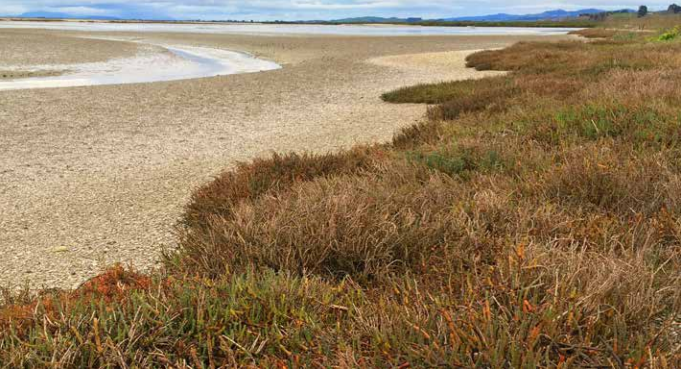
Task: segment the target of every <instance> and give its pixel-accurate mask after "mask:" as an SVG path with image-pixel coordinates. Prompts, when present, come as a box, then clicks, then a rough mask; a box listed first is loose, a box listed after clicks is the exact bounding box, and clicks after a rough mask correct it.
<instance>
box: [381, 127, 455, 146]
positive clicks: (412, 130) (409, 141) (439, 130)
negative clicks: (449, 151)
mask: <svg viewBox="0 0 681 370" xmlns="http://www.w3.org/2000/svg"><path fill="white" fill-rule="evenodd" d="M444 131H445V130H444V125H443V123H442V122H439V121H432V120H428V121H423V122H419V123H417V124H415V125H412V126H409V127H405V128H403V129H402V130H400V131H399V132H398V133H397V134H396V135H395V136H394V137H393V141H392V145H393V146H394V147H395V148H397V149H410V148H413V147H416V146H418V145H421V144H434V143H436V142H438V141H440V140H442V138H443V137H444Z"/></svg>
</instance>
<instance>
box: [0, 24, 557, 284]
mask: <svg viewBox="0 0 681 370" xmlns="http://www.w3.org/2000/svg"><path fill="white" fill-rule="evenodd" d="M8 32H9V33H8ZM10 33H11V35H12V37H15V38H20V37H24V38H30V39H33V40H38V41H36V42H42V41H43V40H44V42H45V44H49V46H48V45H46V46H45V49H44V50H43V49H42V48H38V49H37V50H36V49H35V48H32V49H31V51H30V52H31V53H32V55H33V56H31V58H34V59H32V60H21V58H24V57H23V56H21V55H22V54H24V52H22V51H20V46H17V45H15V46H13V47H12V50H15V51H13V52H11V53H3V54H0V65H2V64H12V63H15V64H16V63H19V62H21V63H26V64H31V63H74V62H86V61H93V60H106V59H109V58H116V57H120V56H125V55H130V54H134V53H135V52H136V51H135V49H134V48H135V47H136V46H135V44H132V43H127V42H114V41H102V40H88V39H85V38H80V37H79V36H83V34H82V33H76V32H66V31H35V30H11V31H8V30H2V32H1V33H0V37H7V35H8V34H10ZM96 36H98V37H102V36H108V37H115V38H119V39H120V38H123V39H125V38H129V39H131V40H133V39H134V40H136V41H140V40H148V41H150V42H151V41H153V42H156V43H163V42H173V43H182V44H186V45H192V46H208V47H216V48H224V49H230V50H239V51H245V52H249V53H252V54H254V55H256V56H258V57H260V58H263V59H268V60H272V61H275V62H277V63H279V64H281V65H282V66H283V69H281V70H276V71H269V72H262V73H254V74H243V75H230V76H221V77H214V78H204V79H194V80H184V81H173V82H158V83H150V84H131V85H111V86H91V87H72V88H54V89H39V90H15V91H3V92H0V132H1V133H2V134H1V135H0V253H1V254H2V256H3V258H1V259H0V285H3V286H17V285H21V284H24V283H26V282H29V283H30V284H31V285H32V286H33V287H34V288H40V287H43V286H44V287H62V288H70V287H73V286H77V285H79V284H80V283H82V282H83V281H85V280H86V279H87V278H89V277H91V276H93V275H95V274H96V273H97V272H99V271H100V270H101V269H102V268H103V267H105V266H107V265H109V264H111V263H114V262H121V263H124V264H132V265H134V266H135V267H136V268H138V269H142V270H144V269H148V268H151V267H153V266H154V265H155V264H156V263H157V262H158V260H159V258H160V255H161V250H162V249H163V248H172V247H173V240H174V237H173V228H174V226H175V224H176V222H177V219H178V217H180V215H181V214H182V210H183V206H184V204H186V202H187V200H188V197H189V195H190V194H191V191H192V190H193V189H195V188H196V187H197V186H199V185H201V184H203V183H205V182H206V181H209V180H210V179H211V177H212V176H214V175H216V174H218V173H220V172H221V171H223V170H226V169H228V168H230V166H233V165H234V164H235V163H236V162H237V161H244V160H248V159H249V158H253V157H255V156H262V155H267V154H268V153H269V152H271V151H311V152H326V151H335V150H338V149H340V148H346V147H349V146H352V145H354V144H358V143H371V142H382V141H386V140H389V139H390V138H391V137H392V136H393V134H394V133H395V132H396V131H397V130H398V129H400V128H401V127H404V126H407V125H410V124H412V123H414V122H416V121H419V120H420V119H422V117H423V115H424V113H425V109H426V108H425V107H424V106H421V105H409V104H407V105H389V104H386V103H383V102H382V101H381V100H380V94H381V93H383V92H386V91H389V90H392V89H395V88H398V87H402V86H407V85H414V84H417V83H422V82H423V83H425V82H436V81H442V80H453V79H462V78H472V77H480V76H484V74H481V73H478V72H475V71H472V70H470V69H466V68H465V62H464V59H465V56H466V55H467V54H468V53H469V52H470V50H479V49H489V48H500V47H505V46H507V45H509V44H512V43H515V42H517V41H521V40H532V39H541V40H547V39H551V38H555V39H558V38H562V37H561V36H550V37H549V36H429V37H417V36H409V37H349V36H323V37H322V36H314V37H304V36H280V37H271V36H245V35H244V36H241V35H214V34H182V33H172V34H169V33H143V34H142V33H139V34H135V33H107V34H104V33H97V34H96ZM102 42H104V43H106V45H105V46H103V45H104V44H101V43H102ZM100 45H102V46H101V48H100ZM62 46H64V48H62ZM98 48H99V49H98ZM63 50H78V52H75V51H74V52H67V53H62V51H63ZM98 50H99V51H98ZM41 53H46V54H41ZM89 58H90V59H89Z"/></svg>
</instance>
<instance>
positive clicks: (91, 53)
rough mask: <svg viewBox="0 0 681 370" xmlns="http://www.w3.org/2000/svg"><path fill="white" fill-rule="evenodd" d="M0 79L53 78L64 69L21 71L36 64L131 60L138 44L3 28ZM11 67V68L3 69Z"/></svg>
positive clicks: (0, 33) (0, 34)
mask: <svg viewBox="0 0 681 370" xmlns="http://www.w3.org/2000/svg"><path fill="white" fill-rule="evenodd" d="M0 45H2V47H1V48H0V79H13V78H26V77H39V76H41V77H42V76H54V75H58V74H61V73H62V72H65V71H68V69H60V68H57V69H51V70H50V69H45V70H40V71H32V70H25V69H22V68H20V67H22V66H26V67H27V69H30V68H31V67H33V66H36V65H48V64H49V65H69V64H76V63H97V62H104V61H107V60H110V59H114V58H125V57H131V56H134V55H135V54H137V53H138V51H139V45H137V44H135V43H130V42H116V41H109V40H87V39H83V38H80V37H63V36H60V35H58V34H56V33H54V32H41V31H31V30H28V31H27V30H11V29H9V30H8V29H5V30H2V32H0ZM6 66H12V67H14V68H11V69H10V68H6ZM17 67H19V68H17Z"/></svg>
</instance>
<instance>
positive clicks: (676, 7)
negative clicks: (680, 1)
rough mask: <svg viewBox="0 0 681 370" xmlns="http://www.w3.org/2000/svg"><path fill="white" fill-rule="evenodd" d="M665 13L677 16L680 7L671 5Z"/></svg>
mask: <svg viewBox="0 0 681 370" xmlns="http://www.w3.org/2000/svg"><path fill="white" fill-rule="evenodd" d="M667 12H669V13H674V14H679V13H681V6H678V5H676V4H672V5H670V6H669V8H668V9H667Z"/></svg>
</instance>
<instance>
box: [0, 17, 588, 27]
mask: <svg viewBox="0 0 681 370" xmlns="http://www.w3.org/2000/svg"><path fill="white" fill-rule="evenodd" d="M0 21H5V22H82V23H111V24H206V25H250V24H252V25H302V26H310V25H315V26H404V27H498V28H503V27H509V28H592V27H595V26H596V24H595V22H593V21H586V20H560V21H554V20H548V21H500V22H495V21H420V22H334V21H309V22H306V21H290V22H289V21H270V22H251V21H201V20H193V21H192V20H182V21H173V20H141V19H139V20H138V19H120V20H109V19H82V18H22V17H0Z"/></svg>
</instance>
